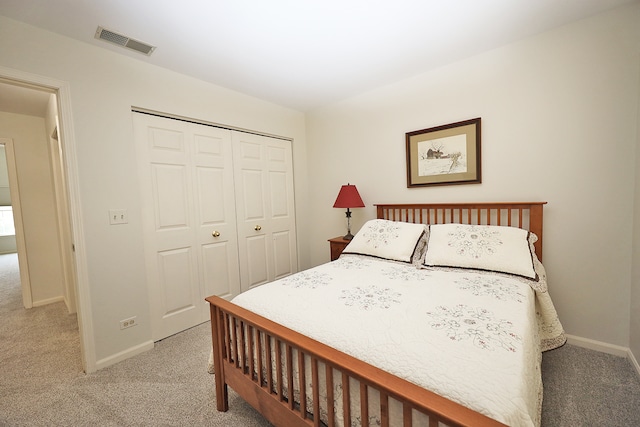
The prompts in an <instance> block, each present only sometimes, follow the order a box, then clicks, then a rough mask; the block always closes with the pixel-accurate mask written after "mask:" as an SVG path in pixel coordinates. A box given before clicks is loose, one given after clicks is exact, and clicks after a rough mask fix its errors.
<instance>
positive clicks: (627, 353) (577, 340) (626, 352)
mask: <svg viewBox="0 0 640 427" xmlns="http://www.w3.org/2000/svg"><path fill="white" fill-rule="evenodd" d="M567 343H568V344H571V345H575V346H578V347H583V348H588V349H589V350H595V351H600V352H602V353H607V354H613V355H614V356H620V357H626V358H627V359H629V361H630V362H631V364H632V365H633V367H634V368H635V370H636V373H637V374H638V375H640V365H639V364H638V360H637V359H636V357H635V356H634V354H633V352H632V351H631V349H630V348H628V347H622V346H619V345H614V344H608V343H605V342H602V341H596V340H592V339H589V338H582V337H577V336H575V335H567Z"/></svg>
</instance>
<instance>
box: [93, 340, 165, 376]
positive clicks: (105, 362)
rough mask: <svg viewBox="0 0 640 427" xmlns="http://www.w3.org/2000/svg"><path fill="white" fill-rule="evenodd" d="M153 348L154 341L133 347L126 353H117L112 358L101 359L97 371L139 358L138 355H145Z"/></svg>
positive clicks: (97, 364)
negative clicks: (135, 357)
mask: <svg viewBox="0 0 640 427" xmlns="http://www.w3.org/2000/svg"><path fill="white" fill-rule="evenodd" d="M152 348H153V341H147V342H144V343H142V344H139V345H137V346H135V347H131V348H128V349H126V350H124V351H121V352H120V353H116V354H114V355H112V356H109V357H105V358H104V359H100V360H98V361H97V362H96V370H99V369H102V368H106V367H107V366H111V365H115V364H116V363H118V362H122V361H123V360H125V359H128V358H130V357H133V356H137V355H138V354H140V353H144V352H145V351H149V350H151V349H152Z"/></svg>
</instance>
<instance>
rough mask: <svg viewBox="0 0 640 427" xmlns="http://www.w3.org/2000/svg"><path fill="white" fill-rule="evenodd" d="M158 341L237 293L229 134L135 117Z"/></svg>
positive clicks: (153, 319) (197, 320)
mask: <svg viewBox="0 0 640 427" xmlns="http://www.w3.org/2000/svg"><path fill="white" fill-rule="evenodd" d="M133 116H134V120H133V122H134V138H135V143H136V150H137V154H138V162H139V166H138V167H139V170H140V182H141V199H142V219H143V230H144V245H145V263H146V271H147V281H148V289H149V302H150V309H151V326H152V334H153V339H154V341H157V340H159V339H162V338H165V337H167V336H169V335H172V334H175V333H177V332H180V331H182V330H185V329H187V328H190V327H192V326H194V325H197V324H199V323H202V322H205V321H207V320H208V318H209V313H208V305H207V304H206V302H205V301H204V298H205V297H206V296H209V295H219V296H222V297H226V298H230V297H232V296H234V295H236V294H238V293H239V290H240V279H239V268H238V248H237V236H236V219H235V200H234V194H233V188H234V185H233V172H232V157H231V156H232V153H231V138H230V131H228V130H224V129H218V128H213V127H208V126H204V125H196V124H193V123H187V122H182V121H178V120H172V119H167V118H160V117H155V116H150V115H146V114H140V113H134V114H133Z"/></svg>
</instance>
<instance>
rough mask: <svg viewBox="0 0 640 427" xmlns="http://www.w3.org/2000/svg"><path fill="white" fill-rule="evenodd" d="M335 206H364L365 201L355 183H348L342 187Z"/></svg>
mask: <svg viewBox="0 0 640 427" xmlns="http://www.w3.org/2000/svg"><path fill="white" fill-rule="evenodd" d="M333 207H334V208H364V202H363V201H362V197H360V193H358V189H357V188H356V186H355V185H351V184H347V185H343V186H342V188H340V192H339V193H338V198H337V199H336V202H335V203H334V204H333Z"/></svg>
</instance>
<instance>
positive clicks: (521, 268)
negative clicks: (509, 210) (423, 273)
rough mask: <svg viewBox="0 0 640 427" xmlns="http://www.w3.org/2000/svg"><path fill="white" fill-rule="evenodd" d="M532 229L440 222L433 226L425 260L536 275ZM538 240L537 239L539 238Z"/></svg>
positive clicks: (428, 263) (438, 264) (432, 263)
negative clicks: (531, 240)
mask: <svg viewBox="0 0 640 427" xmlns="http://www.w3.org/2000/svg"><path fill="white" fill-rule="evenodd" d="M529 234H530V233H529V232H528V231H527V230H523V229H521V228H516V227H504V226H495V225H467V224H437V225H431V226H430V227H429V242H428V246H427V252H426V255H425V260H424V264H425V265H426V266H429V267H460V268H473V269H478V270H488V271H497V272H502V273H509V274H515V275H518V276H522V277H526V278H528V279H536V278H537V275H536V272H535V269H534V263H533V257H534V256H535V254H534V253H533V252H532V249H531V248H532V246H533V245H530V244H529ZM536 240H537V239H536Z"/></svg>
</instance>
